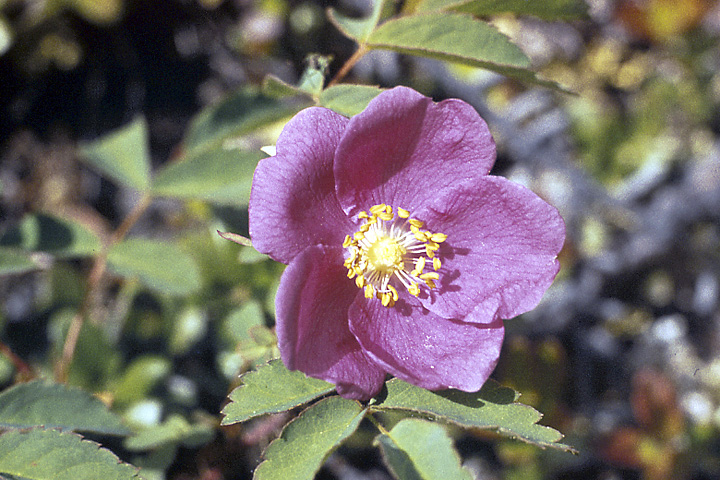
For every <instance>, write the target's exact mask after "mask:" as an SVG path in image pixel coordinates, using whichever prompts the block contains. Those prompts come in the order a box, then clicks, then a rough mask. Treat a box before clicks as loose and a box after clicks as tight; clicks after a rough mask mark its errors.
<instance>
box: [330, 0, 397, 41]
mask: <svg viewBox="0 0 720 480" xmlns="http://www.w3.org/2000/svg"><path fill="white" fill-rule="evenodd" d="M384 5H385V0H375V2H374V3H373V9H372V11H371V12H370V15H369V16H368V17H367V18H351V17H348V16H345V15H343V14H341V13H338V12H337V10H335V9H334V8H330V9H328V18H329V19H330V22H331V23H332V24H333V25H335V26H336V27H337V29H338V30H340V31H341V32H342V33H343V34H344V35H345V36H347V37H348V38H351V39H353V40H355V41H356V42H358V43H365V41H366V40H367V39H368V37H369V36H370V34H371V33H372V31H373V30H374V29H375V27H376V26H377V24H378V22H379V21H380V17H381V15H382V11H383V7H384Z"/></svg>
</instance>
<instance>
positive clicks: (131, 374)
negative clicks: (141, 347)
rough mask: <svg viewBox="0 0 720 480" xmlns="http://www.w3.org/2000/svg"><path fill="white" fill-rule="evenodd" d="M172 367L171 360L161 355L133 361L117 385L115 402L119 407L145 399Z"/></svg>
mask: <svg viewBox="0 0 720 480" xmlns="http://www.w3.org/2000/svg"><path fill="white" fill-rule="evenodd" d="M171 370H172V365H171V364H170V360H168V359H167V358H165V357H162V356H159V355H142V356H140V357H137V358H136V359H134V360H133V361H132V363H131V364H130V365H129V366H128V367H127V369H126V370H125V372H124V373H123V376H122V378H121V379H120V381H119V382H118V383H117V385H116V386H115V388H114V389H113V392H114V401H115V403H116V404H118V405H121V406H122V405H127V404H129V403H132V402H137V401H140V400H142V399H144V398H145V397H146V396H147V395H148V393H150V390H152V389H153V388H154V387H155V385H157V384H158V383H159V382H160V381H161V380H162V379H164V378H166V377H167V376H168V375H169V374H170V371H171Z"/></svg>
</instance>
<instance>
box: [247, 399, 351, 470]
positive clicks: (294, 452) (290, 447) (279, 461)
mask: <svg viewBox="0 0 720 480" xmlns="http://www.w3.org/2000/svg"><path fill="white" fill-rule="evenodd" d="M364 415H365V410H364V409H363V408H362V406H361V405H360V404H359V403H358V402H356V401H355V400H348V399H346V398H342V397H338V396H333V397H330V398H326V399H324V400H321V401H319V402H317V403H316V404H314V405H313V406H311V407H309V408H308V409H307V410H305V411H304V412H302V413H301V414H300V415H299V416H298V417H297V418H296V419H294V420H293V421H292V422H290V423H289V424H287V426H286V427H285V429H284V430H283V431H282V433H281V434H280V437H279V438H277V439H275V440H274V441H273V442H272V443H271V444H270V445H269V446H268V448H267V449H266V450H265V452H264V457H265V461H264V462H262V463H261V464H260V465H258V467H257V469H255V475H254V476H253V479H255V480H275V479H277V480H294V479H298V480H306V479H309V478H313V477H314V476H315V474H316V473H317V471H318V470H320V467H322V464H323V463H325V459H327V457H328V456H329V455H330V454H331V453H332V452H333V450H335V449H336V448H337V447H338V446H339V445H340V443H342V441H343V440H345V439H346V438H348V437H349V436H350V435H352V433H353V432H354V431H355V430H356V429H357V427H358V425H360V421H361V420H362V419H363V417H364Z"/></svg>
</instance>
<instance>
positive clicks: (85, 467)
mask: <svg viewBox="0 0 720 480" xmlns="http://www.w3.org/2000/svg"><path fill="white" fill-rule="evenodd" d="M6 475H7V476H10V477H11V478H17V479H24V480H79V479H90V478H102V479H103V480H126V479H132V478H138V477H137V469H136V468H135V467H133V466H132V465H129V464H127V463H121V462H120V460H119V459H118V458H117V457H116V456H115V455H114V454H113V453H112V452H111V451H109V450H106V449H104V448H100V446H99V445H98V444H97V443H94V442H90V441H87V440H83V439H82V437H80V436H79V435H76V434H74V433H64V432H61V431H58V430H41V429H34V430H30V431H27V432H20V431H12V432H6V433H4V434H2V435H0V477H4V476H6Z"/></svg>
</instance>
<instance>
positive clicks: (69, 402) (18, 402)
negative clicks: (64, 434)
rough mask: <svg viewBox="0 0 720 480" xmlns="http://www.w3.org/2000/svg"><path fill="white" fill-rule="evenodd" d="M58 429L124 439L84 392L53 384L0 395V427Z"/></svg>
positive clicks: (117, 424) (113, 419)
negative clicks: (115, 436) (119, 436)
mask: <svg viewBox="0 0 720 480" xmlns="http://www.w3.org/2000/svg"><path fill="white" fill-rule="evenodd" d="M37 426H42V427H45V428H59V429H62V430H72V431H78V432H94V433H102V434H106V435H127V434H129V433H130V431H129V430H128V429H127V428H126V427H125V426H124V425H123V424H122V422H121V421H120V417H118V416H117V415H115V414H114V413H112V412H110V411H109V410H108V408H107V407H106V406H105V404H103V403H102V402H101V401H100V400H98V399H97V398H95V397H93V396H92V395H90V394H88V393H87V392H85V391H83V390H80V389H77V388H71V387H67V386H65V385H61V384H57V383H46V382H43V381H33V382H28V383H21V384H18V385H15V386H13V387H10V388H8V389H7V390H5V391H3V392H2V393H0V427H2V428H32V427H37Z"/></svg>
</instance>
